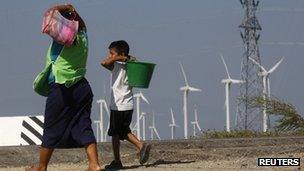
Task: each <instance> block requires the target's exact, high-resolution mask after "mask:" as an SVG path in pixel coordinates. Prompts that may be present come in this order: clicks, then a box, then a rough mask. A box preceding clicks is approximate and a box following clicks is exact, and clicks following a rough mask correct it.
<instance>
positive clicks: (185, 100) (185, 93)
mask: <svg viewBox="0 0 304 171" xmlns="http://www.w3.org/2000/svg"><path fill="white" fill-rule="evenodd" d="M179 65H180V68H181V70H182V73H183V76H184V80H185V84H186V85H185V86H183V87H180V90H181V91H182V92H183V112H184V138H185V139H188V109H187V107H188V104H187V103H188V94H189V92H191V91H193V92H200V91H202V90H201V89H198V88H194V87H190V86H189V83H188V80H187V77H186V73H185V71H184V67H183V65H182V63H179Z"/></svg>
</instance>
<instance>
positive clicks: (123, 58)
mask: <svg viewBox="0 0 304 171" xmlns="http://www.w3.org/2000/svg"><path fill="white" fill-rule="evenodd" d="M115 59H116V61H121V62H126V61H127V60H128V58H127V57H126V56H122V55H119V56H116V57H115Z"/></svg>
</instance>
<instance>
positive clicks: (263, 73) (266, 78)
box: [249, 58, 284, 132]
mask: <svg viewBox="0 0 304 171" xmlns="http://www.w3.org/2000/svg"><path fill="white" fill-rule="evenodd" d="M249 59H250V60H251V61H252V62H253V63H254V64H255V65H257V66H258V67H260V68H261V70H262V71H261V72H260V74H259V75H260V76H261V77H262V80H263V98H264V100H265V99H266V95H267V96H268V98H270V81H269V76H270V74H271V73H273V72H274V71H275V70H276V69H277V68H278V67H279V65H280V64H281V63H282V61H283V60H284V58H281V60H280V61H278V62H277V63H276V64H275V65H274V66H273V67H272V68H271V69H270V70H269V71H267V70H266V69H265V68H264V67H263V66H262V65H261V64H259V63H258V62H257V61H255V60H254V59H252V58H249ZM267 130H268V116H267V113H266V102H265V104H264V108H263V132H266V131H267Z"/></svg>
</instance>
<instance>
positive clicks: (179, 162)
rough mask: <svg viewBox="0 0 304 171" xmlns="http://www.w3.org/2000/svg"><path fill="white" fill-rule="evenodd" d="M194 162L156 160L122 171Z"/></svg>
mask: <svg viewBox="0 0 304 171" xmlns="http://www.w3.org/2000/svg"><path fill="white" fill-rule="evenodd" d="M194 162H195V161H180V160H176V161H170V160H163V159H160V160H156V161H155V162H154V163H151V164H146V165H132V166H125V167H124V168H123V169H122V170H127V169H137V168H139V167H146V168H148V167H156V166H159V165H168V164H188V163H194Z"/></svg>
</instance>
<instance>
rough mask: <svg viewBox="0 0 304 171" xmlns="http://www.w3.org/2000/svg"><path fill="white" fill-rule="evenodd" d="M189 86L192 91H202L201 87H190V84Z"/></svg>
mask: <svg viewBox="0 0 304 171" xmlns="http://www.w3.org/2000/svg"><path fill="white" fill-rule="evenodd" d="M188 88H189V90H190V91H199V92H200V91H202V90H201V89H198V88H194V87H190V86H189V87H188Z"/></svg>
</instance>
